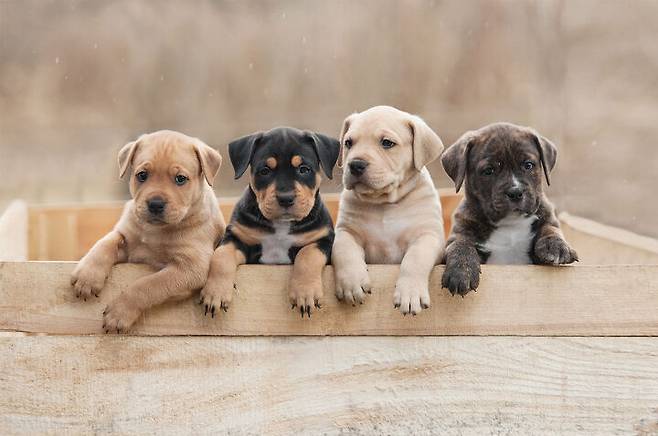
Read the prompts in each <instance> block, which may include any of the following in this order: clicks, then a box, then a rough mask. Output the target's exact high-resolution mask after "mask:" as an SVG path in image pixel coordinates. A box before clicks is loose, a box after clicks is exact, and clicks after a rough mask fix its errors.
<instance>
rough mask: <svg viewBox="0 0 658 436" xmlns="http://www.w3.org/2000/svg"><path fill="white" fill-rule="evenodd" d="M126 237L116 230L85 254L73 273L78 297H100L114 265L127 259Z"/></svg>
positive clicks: (72, 280)
mask: <svg viewBox="0 0 658 436" xmlns="http://www.w3.org/2000/svg"><path fill="white" fill-rule="evenodd" d="M124 243H125V241H124V238H123V235H121V233H119V232H117V231H116V230H113V231H111V232H110V233H108V234H107V235H105V236H104V237H103V238H101V239H100V240H98V242H96V243H95V244H94V246H93V247H91V250H89V252H88V253H87V254H85V255H84V257H83V258H82V259H80V262H78V265H77V266H76V267H75V269H74V270H73V273H72V274H71V286H73V291H74V292H75V295H76V297H78V298H84V299H85V300H87V298H88V297H91V296H92V295H94V296H96V297H98V294H99V292H100V291H101V289H102V288H103V286H105V280H106V279H107V276H108V275H109V274H110V270H111V269H112V266H114V265H115V264H116V263H119V262H120V261H122V260H125V250H124Z"/></svg>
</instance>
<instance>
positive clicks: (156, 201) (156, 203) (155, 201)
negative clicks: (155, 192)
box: [146, 197, 167, 217]
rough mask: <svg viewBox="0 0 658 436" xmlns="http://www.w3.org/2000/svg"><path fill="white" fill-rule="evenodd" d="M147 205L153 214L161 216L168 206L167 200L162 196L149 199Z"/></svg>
mask: <svg viewBox="0 0 658 436" xmlns="http://www.w3.org/2000/svg"><path fill="white" fill-rule="evenodd" d="M146 207H147V208H148V210H149V213H150V214H151V215H153V216H155V217H161V216H162V215H163V214H164V211H165V208H166V207H167V202H166V201H165V200H164V199H163V198H162V197H153V198H151V199H149V200H147V202H146Z"/></svg>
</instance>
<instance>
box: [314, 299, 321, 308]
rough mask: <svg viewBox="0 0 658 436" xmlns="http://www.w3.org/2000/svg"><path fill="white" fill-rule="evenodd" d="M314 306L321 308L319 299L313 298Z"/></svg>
mask: <svg viewBox="0 0 658 436" xmlns="http://www.w3.org/2000/svg"><path fill="white" fill-rule="evenodd" d="M315 307H317V308H318V309H322V305H321V304H320V301H319V300H315Z"/></svg>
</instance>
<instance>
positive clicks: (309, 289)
mask: <svg viewBox="0 0 658 436" xmlns="http://www.w3.org/2000/svg"><path fill="white" fill-rule="evenodd" d="M320 298H322V279H317V280H311V281H309V280H306V282H305V283H304V281H302V280H291V281H290V287H289V293H288V299H289V300H290V308H291V309H296V308H297V307H299V312H300V313H301V315H302V318H304V314H305V313H306V314H307V315H308V317H309V318H310V317H311V312H312V311H313V309H314V308H315V309H320V308H321V307H322V306H321V305H320Z"/></svg>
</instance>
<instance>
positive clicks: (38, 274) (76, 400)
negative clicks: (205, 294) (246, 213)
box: [0, 192, 658, 435]
mask: <svg viewBox="0 0 658 436" xmlns="http://www.w3.org/2000/svg"><path fill="white" fill-rule="evenodd" d="M441 194H442V202H443V206H444V211H445V219H446V222H447V223H449V222H450V213H451V211H452V210H453V209H454V207H455V206H456V204H457V203H458V202H459V200H460V198H459V197H458V196H456V195H454V194H452V193H450V192H442V193H441ZM325 200H326V202H327V203H328V205H329V207H330V209H331V211H332V213H334V214H335V212H336V210H337V197H336V196H331V195H326V196H325ZM233 202H234V200H232V199H227V200H224V201H222V202H221V207H222V210H223V212H224V213H225V215H228V214H229V213H230V210H231V207H232V204H233ZM120 211H121V204H106V205H97V206H80V205H71V206H28V205H26V204H25V203H23V202H14V203H12V205H11V206H10V207H9V208H8V209H7V210H6V211H5V213H4V214H3V215H2V217H0V330H1V331H2V332H0V350H1V353H0V362H1V363H2V373H1V375H0V389H1V392H2V394H3V395H2V400H0V434H25V433H29V434H34V433H38V434H43V433H47V434H62V433H65V434H79V433H114V432H116V433H121V434H144V433H146V434H151V433H156V432H157V433H167V434H189V433H193V434H205V433H208V434H217V433H234V434H263V433H268V434H290V433H292V432H301V433H304V434H307V433H308V434H345V433H347V434H380V433H381V434H429V433H433V434H483V433H496V434H500V433H502V434H524V435H526V434H616V433H619V434H656V433H658V241H656V240H653V239H650V238H645V237H641V236H638V235H635V234H632V233H629V232H626V231H623V230H620V229H615V228H611V227H607V226H603V225H601V224H599V223H596V222H592V221H589V220H585V219H583V218H579V217H574V216H571V215H568V214H565V213H563V214H562V215H560V219H561V221H562V224H563V227H564V232H565V235H566V236H567V238H568V239H569V240H570V242H572V243H573V245H574V246H575V247H576V249H577V250H578V251H579V254H580V256H581V258H582V261H581V262H580V263H579V264H578V265H575V266H565V267H559V268H552V267H541V266H488V265H485V266H483V275H482V283H481V286H480V289H479V291H478V292H477V293H471V294H469V295H467V296H466V297H465V298H464V299H462V298H456V297H451V296H450V295H449V293H448V292H447V291H446V290H445V289H441V288H440V277H441V273H442V271H443V268H442V267H441V266H437V267H436V268H435V270H434V271H433V273H432V275H431V280H430V285H431V296H432V307H431V308H430V309H429V310H427V311H423V312H422V313H421V314H420V315H418V316H416V317H411V316H407V317H403V316H401V315H400V314H399V313H398V312H397V311H395V310H394V309H393V307H392V293H393V288H394V284H395V279H396V277H397V274H398V270H399V268H398V267H397V266H384V265H371V266H370V267H369V269H370V274H371V277H372V278H373V285H374V288H375V291H374V292H373V295H372V296H370V297H369V298H368V300H367V302H366V303H365V304H364V305H362V306H358V307H352V306H345V305H342V304H339V303H338V302H337V301H336V300H335V298H334V297H333V271H332V270H331V267H327V268H326V270H325V273H324V286H325V297H324V305H323V308H322V310H320V311H318V312H317V313H314V314H313V317H312V318H311V319H310V320H309V319H303V320H302V319H301V318H299V316H298V315H297V314H296V313H295V312H293V311H291V310H290V306H289V305H288V304H287V299H286V297H285V296H286V293H285V287H286V281H287V278H288V276H289V274H290V269H289V267H285V266H251V265H245V266H242V267H240V269H239V271H238V278H237V286H238V291H237V296H236V298H235V301H234V303H233V305H232V307H231V310H230V311H229V312H228V313H227V314H224V313H222V314H221V315H220V316H219V317H218V318H216V319H211V318H207V317H204V316H203V314H202V311H201V310H200V308H199V306H198V305H196V304H195V302H194V301H193V300H190V301H185V302H182V303H178V304H170V305H166V306H163V307H159V308H156V309H153V310H151V311H149V312H147V313H145V314H144V315H143V316H142V319H141V320H140V321H139V322H138V323H137V325H136V326H135V329H134V331H133V333H132V334H131V335H122V336H107V335H103V334H101V330H100V327H101V311H102V307H104V305H105V304H106V303H107V302H108V301H109V300H111V299H112V298H113V297H115V296H116V295H118V294H119V293H120V292H121V291H122V289H125V287H126V285H127V284H128V283H130V282H132V281H133V280H135V279H136V278H137V277H140V276H142V275H144V274H148V273H149V269H148V268H147V267H144V266H139V265H118V266H116V267H115V268H114V269H113V271H112V274H111V276H110V278H109V281H108V284H107V287H106V288H105V289H104V290H103V292H102V293H101V296H100V297H99V298H98V299H93V300H92V301H87V302H82V301H78V300H77V299H76V298H75V297H74V296H73V294H72V293H71V290H70V285H69V276H70V273H71V271H72V269H73V267H74V265H75V264H74V262H72V261H74V260H77V259H78V258H79V257H80V256H81V255H82V254H84V252H86V250H87V249H88V248H89V247H90V246H91V244H93V242H95V240H96V239H98V238H99V237H100V236H101V235H102V234H104V233H105V232H107V231H108V230H109V229H110V228H111V227H112V225H113V224H114V222H115V221H116V219H117V218H118V215H119V213H120ZM28 259H29V260H28Z"/></svg>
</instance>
